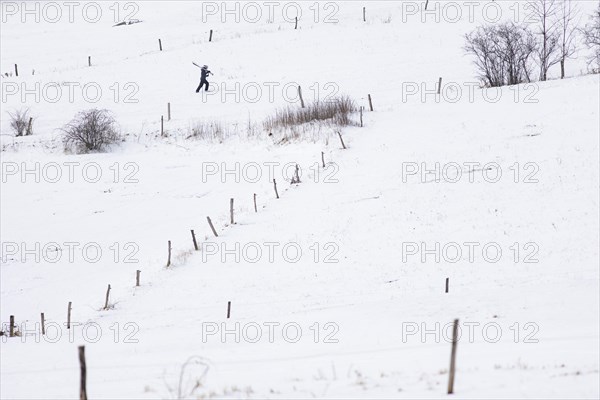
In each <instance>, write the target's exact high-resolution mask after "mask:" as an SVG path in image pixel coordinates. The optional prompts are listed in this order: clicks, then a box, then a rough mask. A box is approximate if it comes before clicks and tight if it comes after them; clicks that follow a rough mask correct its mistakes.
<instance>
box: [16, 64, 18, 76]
mask: <svg viewBox="0 0 600 400" xmlns="http://www.w3.org/2000/svg"><path fill="white" fill-rule="evenodd" d="M15 76H19V67H17V64H15Z"/></svg>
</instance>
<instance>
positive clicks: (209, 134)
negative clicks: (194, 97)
mask: <svg viewBox="0 0 600 400" xmlns="http://www.w3.org/2000/svg"><path fill="white" fill-rule="evenodd" d="M228 136H229V131H228V130H227V129H225V128H223V124H221V123H220V122H219V121H196V122H194V124H193V125H192V126H191V127H190V129H189V136H188V137H187V139H190V138H194V139H201V140H216V141H223V140H224V139H226V138H227V137H228Z"/></svg>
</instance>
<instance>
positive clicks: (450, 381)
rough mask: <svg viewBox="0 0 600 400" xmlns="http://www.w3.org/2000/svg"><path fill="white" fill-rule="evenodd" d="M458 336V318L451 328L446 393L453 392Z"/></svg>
mask: <svg viewBox="0 0 600 400" xmlns="http://www.w3.org/2000/svg"><path fill="white" fill-rule="evenodd" d="M457 336H458V319H455V320H454V327H453V329H452V354H451V355H450V374H449V376H448V394H452V393H454V373H455V366H456V342H457V341H458V339H457Z"/></svg>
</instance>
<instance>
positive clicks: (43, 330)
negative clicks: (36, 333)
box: [41, 313, 46, 335]
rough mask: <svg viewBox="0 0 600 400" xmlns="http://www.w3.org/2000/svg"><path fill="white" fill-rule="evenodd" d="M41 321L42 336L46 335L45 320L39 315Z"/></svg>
mask: <svg viewBox="0 0 600 400" xmlns="http://www.w3.org/2000/svg"><path fill="white" fill-rule="evenodd" d="M41 320H42V335H45V334H46V319H45V318H44V313H42V315H41Z"/></svg>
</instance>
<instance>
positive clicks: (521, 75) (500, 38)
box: [464, 22, 537, 87]
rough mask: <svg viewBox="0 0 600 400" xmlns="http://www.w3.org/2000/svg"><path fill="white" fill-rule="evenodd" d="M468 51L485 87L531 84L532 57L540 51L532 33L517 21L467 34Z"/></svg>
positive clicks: (466, 45)
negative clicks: (537, 50) (473, 58)
mask: <svg viewBox="0 0 600 400" xmlns="http://www.w3.org/2000/svg"><path fill="white" fill-rule="evenodd" d="M465 41H466V44H465V46H464V49H465V51H466V52H467V53H468V54H472V55H473V56H475V65H476V66H477V69H478V73H479V77H480V78H481V79H482V80H483V81H484V83H485V85H486V86H490V87H497V86H503V85H516V84H519V83H523V82H530V81H531V80H530V76H531V58H532V54H533V53H534V52H535V51H536V49H537V44H536V40H535V37H534V35H533V33H532V32H531V31H530V30H529V29H527V28H526V27H525V26H521V25H517V24H515V23H514V22H505V23H502V24H498V25H486V26H480V27H478V28H477V29H476V30H475V31H473V32H471V33H469V34H466V35H465Z"/></svg>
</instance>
